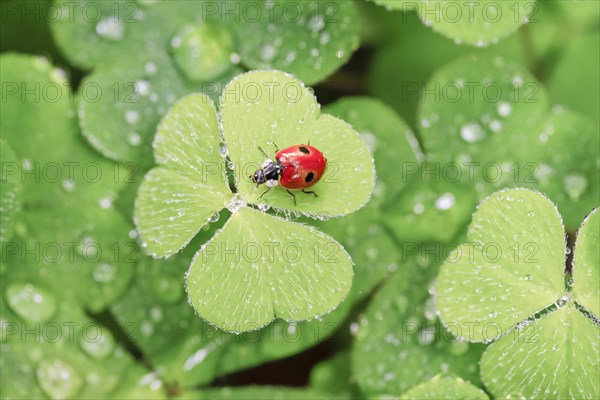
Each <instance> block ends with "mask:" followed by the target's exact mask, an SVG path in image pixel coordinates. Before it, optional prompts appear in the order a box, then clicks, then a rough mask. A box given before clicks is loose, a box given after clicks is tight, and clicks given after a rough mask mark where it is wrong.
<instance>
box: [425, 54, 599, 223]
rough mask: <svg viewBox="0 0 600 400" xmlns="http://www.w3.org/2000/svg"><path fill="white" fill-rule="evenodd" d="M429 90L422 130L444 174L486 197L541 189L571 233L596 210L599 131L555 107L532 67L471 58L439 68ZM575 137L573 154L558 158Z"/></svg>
mask: <svg viewBox="0 0 600 400" xmlns="http://www.w3.org/2000/svg"><path fill="white" fill-rule="evenodd" d="M426 90H427V93H428V94H426V95H425V97H424V99H423V103H422V105H421V108H420V110H419V124H420V133H421V137H422V139H423V146H424V148H425V152H426V153H427V157H428V161H430V162H432V163H433V164H434V166H437V167H438V169H439V170H443V169H444V168H451V166H452V165H455V166H457V168H458V171H457V172H458V174H457V176H458V177H459V178H460V179H461V180H462V181H464V182H467V183H469V184H475V189H476V190H477V191H478V192H479V194H480V197H481V198H482V197H483V196H486V195H488V194H490V193H491V192H493V191H495V190H498V189H500V188H503V187H507V186H508V187H523V186H525V187H529V188H534V189H540V190H543V191H544V192H545V193H547V194H548V196H549V197H550V198H551V199H552V200H553V201H554V202H556V203H557V204H558V206H559V208H560V211H561V213H562V214H563V216H564V217H565V222H566V225H567V228H568V229H569V230H571V231H572V230H575V229H576V226H577V223H578V221H580V220H581V219H582V218H583V217H584V216H585V213H586V212H587V210H589V209H591V208H592V207H595V206H596V204H597V198H598V194H599V193H600V187H599V186H600V185H599V184H598V179H597V173H598V172H597V171H598V167H597V165H596V159H595V153H594V149H596V148H597V147H598V146H599V145H600V142H599V140H600V139H599V137H598V134H597V127H595V126H594V124H593V122H590V121H588V120H587V119H586V118H585V117H583V116H581V115H579V114H575V113H572V112H569V111H567V110H564V109H562V108H561V107H558V108H557V107H555V108H554V109H553V110H550V109H549V105H548V96H547V93H546V90H545V89H544V87H543V86H542V85H541V84H540V83H539V82H538V81H537V80H536V79H535V78H534V77H533V76H532V75H531V74H530V73H529V72H528V71H527V70H525V69H524V68H522V67H521V66H519V65H518V64H516V63H513V62H509V61H507V60H505V59H504V58H501V57H478V56H476V57H467V58H463V59H459V60H457V61H454V62H452V63H450V64H449V65H447V66H445V67H443V68H441V69H440V70H439V71H437V72H436V73H435V74H434V76H433V77H432V78H431V79H430V81H429V82H428V84H427V89H426ZM574 136H576V137H577V139H578V140H577V145H576V147H575V148H574V151H573V152H571V153H569V154H568V155H565V154H561V153H560V151H559V149H562V148H564V146H565V143H571V142H572V140H573V138H574ZM439 175H441V176H442V179H446V180H450V179H451V178H450V174H445V175H444V174H439ZM439 175H438V176H439ZM451 177H452V178H453V177H454V175H452V176H451Z"/></svg>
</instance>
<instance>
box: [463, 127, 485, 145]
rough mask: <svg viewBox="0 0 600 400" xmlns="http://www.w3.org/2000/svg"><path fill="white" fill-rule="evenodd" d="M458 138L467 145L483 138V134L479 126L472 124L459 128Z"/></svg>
mask: <svg viewBox="0 0 600 400" xmlns="http://www.w3.org/2000/svg"><path fill="white" fill-rule="evenodd" d="M460 137H461V138H462V139H463V140H464V141H465V142H467V143H476V142H480V141H481V140H483V139H484V138H485V132H484V130H483V129H482V128H481V126H480V125H479V124H477V123H472V124H467V125H465V126H463V127H462V128H460Z"/></svg>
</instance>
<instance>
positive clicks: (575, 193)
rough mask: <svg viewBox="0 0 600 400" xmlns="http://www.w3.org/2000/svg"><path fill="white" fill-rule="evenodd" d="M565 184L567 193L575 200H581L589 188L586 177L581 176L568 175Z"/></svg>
mask: <svg viewBox="0 0 600 400" xmlns="http://www.w3.org/2000/svg"><path fill="white" fill-rule="evenodd" d="M563 184H564V188H565V191H566V192H567V194H568V195H569V197H570V198H571V199H573V200H577V199H579V198H580V197H581V195H583V194H584V193H585V191H586V190H587V187H588V181H587V179H586V177H585V176H581V175H567V176H565V179H564V182H563Z"/></svg>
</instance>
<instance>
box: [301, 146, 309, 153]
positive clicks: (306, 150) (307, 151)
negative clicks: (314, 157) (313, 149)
mask: <svg viewBox="0 0 600 400" xmlns="http://www.w3.org/2000/svg"><path fill="white" fill-rule="evenodd" d="M298 150H300V151H301V152H303V153H304V154H310V150H309V149H307V148H306V147H304V146H300V147H298Z"/></svg>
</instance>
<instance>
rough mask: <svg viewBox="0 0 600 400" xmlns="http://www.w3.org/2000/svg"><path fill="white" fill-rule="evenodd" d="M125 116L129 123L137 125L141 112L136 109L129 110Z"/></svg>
mask: <svg viewBox="0 0 600 400" xmlns="http://www.w3.org/2000/svg"><path fill="white" fill-rule="evenodd" d="M124 118H125V122H126V123H127V125H135V124H137V123H138V122H139V120H140V113H139V112H137V111H136V110H127V111H125V114H124Z"/></svg>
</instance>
